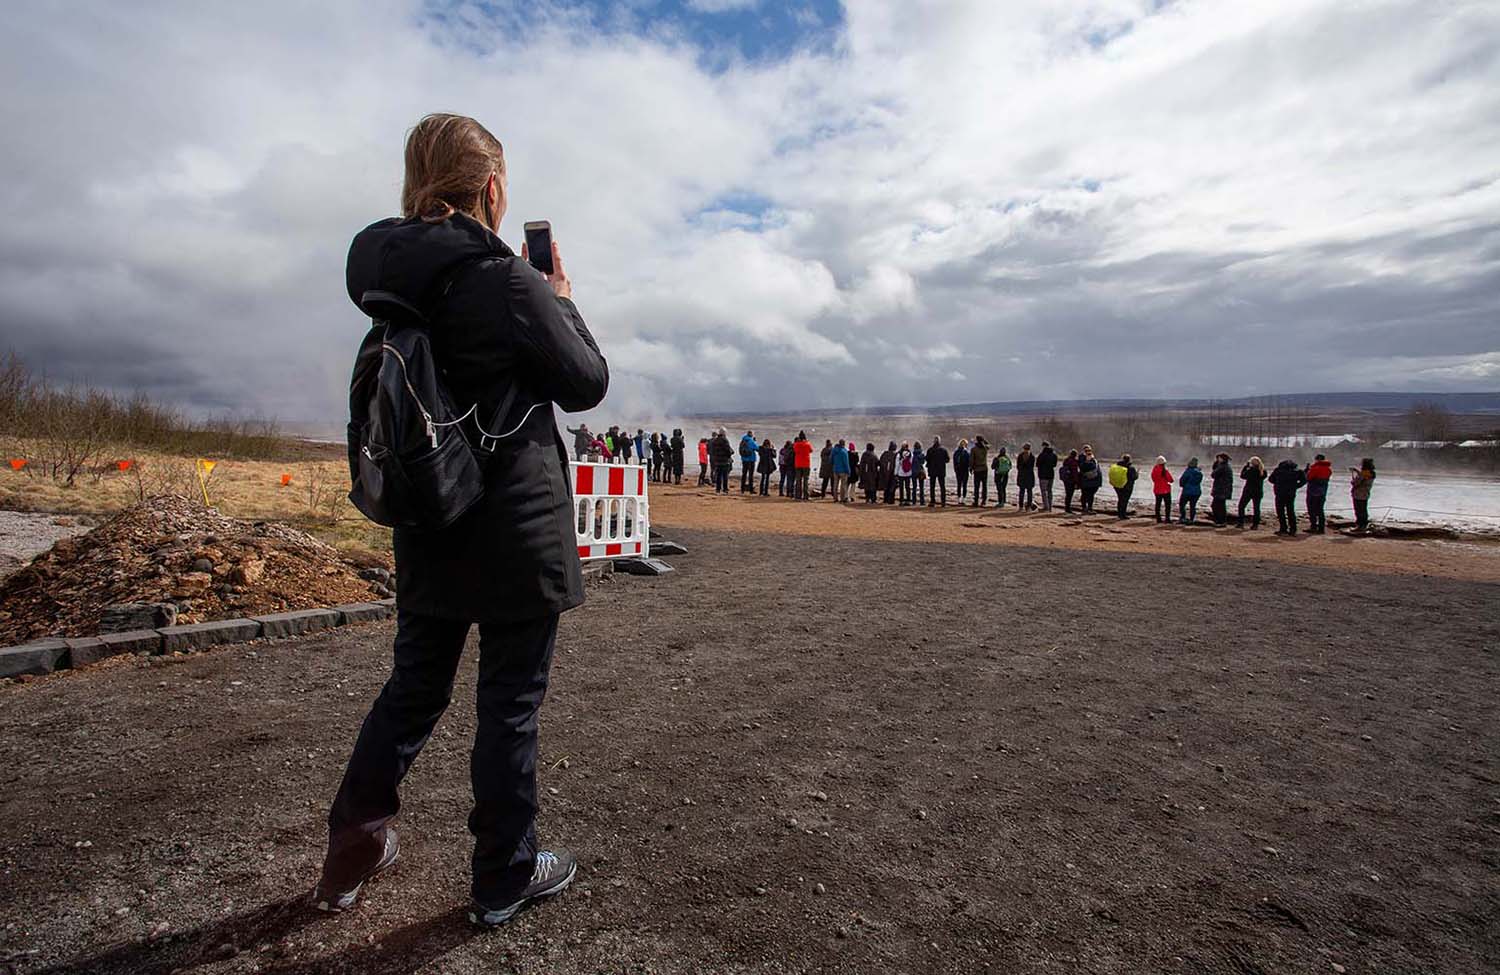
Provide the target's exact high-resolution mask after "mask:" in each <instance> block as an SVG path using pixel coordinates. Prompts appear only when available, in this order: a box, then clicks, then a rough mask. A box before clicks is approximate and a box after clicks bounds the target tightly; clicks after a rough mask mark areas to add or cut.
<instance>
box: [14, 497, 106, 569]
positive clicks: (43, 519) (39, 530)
mask: <svg viewBox="0 0 1500 975" xmlns="http://www.w3.org/2000/svg"><path fill="white" fill-rule="evenodd" d="M91 527H93V521H92V520H90V519H89V518H87V517H84V516H82V515H38V514H29V513H27V512H23V511H0V579H4V578H5V577H6V576H8V575H10V574H11V573H12V572H14V571H16V569H18V568H20V567H21V566H23V565H25V564H26V563H27V562H29V561H31V559H32V557H33V556H36V555H39V554H41V553H42V552H45V551H47V549H49V548H51V547H52V543H53V542H55V541H57V540H58V539H59V538H68V537H71V536H73V535H81V534H83V533H84V532H86V531H88V530H89V529H90V528H91Z"/></svg>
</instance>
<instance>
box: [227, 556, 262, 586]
mask: <svg viewBox="0 0 1500 975" xmlns="http://www.w3.org/2000/svg"><path fill="white" fill-rule="evenodd" d="M265 571H266V563H265V561H264V560H262V559H245V560H243V561H242V562H240V564H239V565H237V566H235V567H234V568H232V569H230V570H229V581H230V582H232V583H234V584H235V585H236V586H253V585H255V584H256V583H257V582H259V581H260V577H261V576H262V575H264V574H265Z"/></svg>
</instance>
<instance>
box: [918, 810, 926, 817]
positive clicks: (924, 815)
mask: <svg viewBox="0 0 1500 975" xmlns="http://www.w3.org/2000/svg"><path fill="white" fill-rule="evenodd" d="M917 818H918V819H926V818H927V810H925V809H918V810H917Z"/></svg>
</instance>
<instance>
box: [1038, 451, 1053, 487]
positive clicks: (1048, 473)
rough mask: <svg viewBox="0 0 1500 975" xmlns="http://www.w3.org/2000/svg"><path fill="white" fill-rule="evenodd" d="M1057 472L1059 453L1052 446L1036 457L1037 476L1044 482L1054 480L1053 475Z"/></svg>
mask: <svg viewBox="0 0 1500 975" xmlns="http://www.w3.org/2000/svg"><path fill="white" fill-rule="evenodd" d="M1056 470H1057V451H1055V450H1053V449H1052V448H1051V446H1047V447H1043V448H1042V452H1041V453H1039V454H1037V455H1036V476H1037V477H1040V478H1041V479H1042V480H1044V481H1050V480H1052V474H1053V472H1054V471H1056Z"/></svg>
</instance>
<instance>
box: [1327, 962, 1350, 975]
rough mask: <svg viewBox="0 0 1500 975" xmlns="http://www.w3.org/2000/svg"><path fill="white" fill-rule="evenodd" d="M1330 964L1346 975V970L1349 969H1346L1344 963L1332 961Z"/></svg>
mask: <svg viewBox="0 0 1500 975" xmlns="http://www.w3.org/2000/svg"><path fill="white" fill-rule="evenodd" d="M1328 964H1329V965H1330V966H1332V968H1333V970H1334V971H1336V972H1338V973H1339V975H1344V972H1345V971H1347V969H1345V968H1344V966H1343V965H1340V964H1339V963H1338V962H1336V961H1331V962H1329V963H1328Z"/></svg>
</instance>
